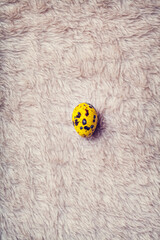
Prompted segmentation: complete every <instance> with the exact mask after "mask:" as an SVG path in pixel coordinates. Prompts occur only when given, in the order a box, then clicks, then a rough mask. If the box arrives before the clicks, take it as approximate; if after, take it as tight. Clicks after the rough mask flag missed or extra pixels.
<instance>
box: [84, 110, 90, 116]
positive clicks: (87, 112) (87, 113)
mask: <svg viewBox="0 0 160 240" xmlns="http://www.w3.org/2000/svg"><path fill="white" fill-rule="evenodd" d="M85 111H86V113H85V115H86V117H87V116H88V115H89V111H88V109H85Z"/></svg>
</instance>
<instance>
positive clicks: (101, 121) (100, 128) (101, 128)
mask: <svg viewBox="0 0 160 240" xmlns="http://www.w3.org/2000/svg"><path fill="white" fill-rule="evenodd" d="M97 115H98V123H97V127H96V130H95V131H94V133H93V134H92V136H91V138H90V140H95V139H99V138H100V137H102V134H104V132H105V130H106V128H107V123H106V119H105V117H104V114H103V112H102V113H100V112H97Z"/></svg>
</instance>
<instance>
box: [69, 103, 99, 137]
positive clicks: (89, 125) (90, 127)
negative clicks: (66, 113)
mask: <svg viewBox="0 0 160 240" xmlns="http://www.w3.org/2000/svg"><path fill="white" fill-rule="evenodd" d="M72 122H73V125H74V128H75V130H76V131H77V133H78V134H79V135H80V136H81V137H86V138H88V137H91V136H92V134H93V133H94V131H95V129H96V127H97V122H98V116H97V112H96V110H95V108H94V107H93V106H92V105H91V104H89V103H80V104H79V105H78V106H76V107H75V108H74V110H73V113H72Z"/></svg>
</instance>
